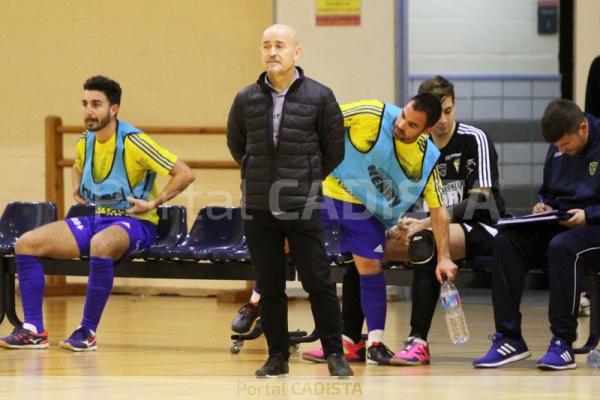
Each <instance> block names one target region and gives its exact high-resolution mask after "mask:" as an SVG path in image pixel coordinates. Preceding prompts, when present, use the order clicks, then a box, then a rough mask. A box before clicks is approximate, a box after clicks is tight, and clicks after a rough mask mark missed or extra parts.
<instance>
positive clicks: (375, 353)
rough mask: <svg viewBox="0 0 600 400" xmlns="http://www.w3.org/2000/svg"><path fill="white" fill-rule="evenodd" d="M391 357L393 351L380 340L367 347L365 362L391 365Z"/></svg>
mask: <svg viewBox="0 0 600 400" xmlns="http://www.w3.org/2000/svg"><path fill="white" fill-rule="evenodd" d="M392 357H394V352H393V351H391V350H390V349H388V347H387V346H386V345H385V344H383V343H382V342H373V344H372V345H371V346H370V347H369V348H368V349H367V364H377V365H391V364H390V360H391V358H392Z"/></svg>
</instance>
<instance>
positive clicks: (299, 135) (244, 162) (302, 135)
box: [227, 67, 344, 211]
mask: <svg viewBox="0 0 600 400" xmlns="http://www.w3.org/2000/svg"><path fill="white" fill-rule="evenodd" d="M296 68H298V67H296ZM298 72H299V73H300V77H299V78H298V79H296V81H294V83H293V84H292V86H290V88H289V90H288V92H287V94H286V96H285V101H284V104H283V116H282V119H281V124H280V128H279V137H278V142H277V147H275V145H274V143H273V99H272V95H271V90H270V88H269V87H268V86H267V85H266V84H265V73H262V74H261V75H260V77H259V78H258V81H257V82H256V83H254V84H252V85H249V86H247V87H245V88H244V89H242V90H241V91H240V92H239V93H238V94H237V96H236V98H235V100H234V101H233V105H232V106H231V110H230V111H229V118H228V121H227V146H228V147H229V151H231V154H232V155H233V158H234V159H235V161H236V162H237V163H238V164H239V165H240V167H241V175H242V194H243V205H244V206H245V207H246V208H252V209H262V210H271V211H289V210H297V209H301V208H304V207H306V206H311V205H312V203H313V202H315V201H317V198H318V195H319V194H320V183H321V181H322V180H323V179H324V178H325V177H326V176H327V175H328V174H329V173H330V172H331V171H332V170H333V169H334V168H335V167H336V166H337V165H338V164H339V163H340V162H341V161H342V159H343V158H344V121H343V118H342V113H341V111H340V107H339V105H338V103H337V101H336V99H335V96H334V95H333V92H332V91H331V89H329V88H328V87H326V86H324V85H322V84H320V83H319V82H317V81H314V80H312V79H310V78H307V77H305V76H304V72H303V71H302V69H301V68H298Z"/></svg>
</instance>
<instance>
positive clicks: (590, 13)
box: [574, 0, 600, 107]
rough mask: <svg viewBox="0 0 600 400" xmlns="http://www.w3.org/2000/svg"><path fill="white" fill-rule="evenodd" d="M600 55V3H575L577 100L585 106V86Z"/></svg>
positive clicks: (595, 0)
mask: <svg viewBox="0 0 600 400" xmlns="http://www.w3.org/2000/svg"><path fill="white" fill-rule="evenodd" d="M599 55H600V1H598V0H579V1H576V2H575V71H574V72H575V82H574V87H575V93H574V95H575V100H576V101H577V104H579V105H580V106H581V107H584V105H585V86H586V82H587V76H588V72H589V69H590V64H591V63H592V60H593V59H594V58H596V57H597V56H599Z"/></svg>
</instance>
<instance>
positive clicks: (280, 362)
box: [254, 354, 290, 378]
mask: <svg viewBox="0 0 600 400" xmlns="http://www.w3.org/2000/svg"><path fill="white" fill-rule="evenodd" d="M289 372H290V367H289V366H288V360H287V358H285V357H284V356H283V355H281V354H273V355H271V356H269V358H268V359H267V361H266V362H265V364H264V365H263V366H262V367H260V369H257V370H256V372H255V373H254V374H255V375H256V376H257V377H259V378H278V377H284V376H287V375H288V373H289Z"/></svg>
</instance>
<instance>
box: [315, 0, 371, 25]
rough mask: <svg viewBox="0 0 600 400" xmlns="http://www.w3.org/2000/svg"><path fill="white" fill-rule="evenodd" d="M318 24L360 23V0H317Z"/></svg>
mask: <svg viewBox="0 0 600 400" xmlns="http://www.w3.org/2000/svg"><path fill="white" fill-rule="evenodd" d="M315 3H316V16H317V26H331V25H355V26H356V25H360V0H315Z"/></svg>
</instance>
